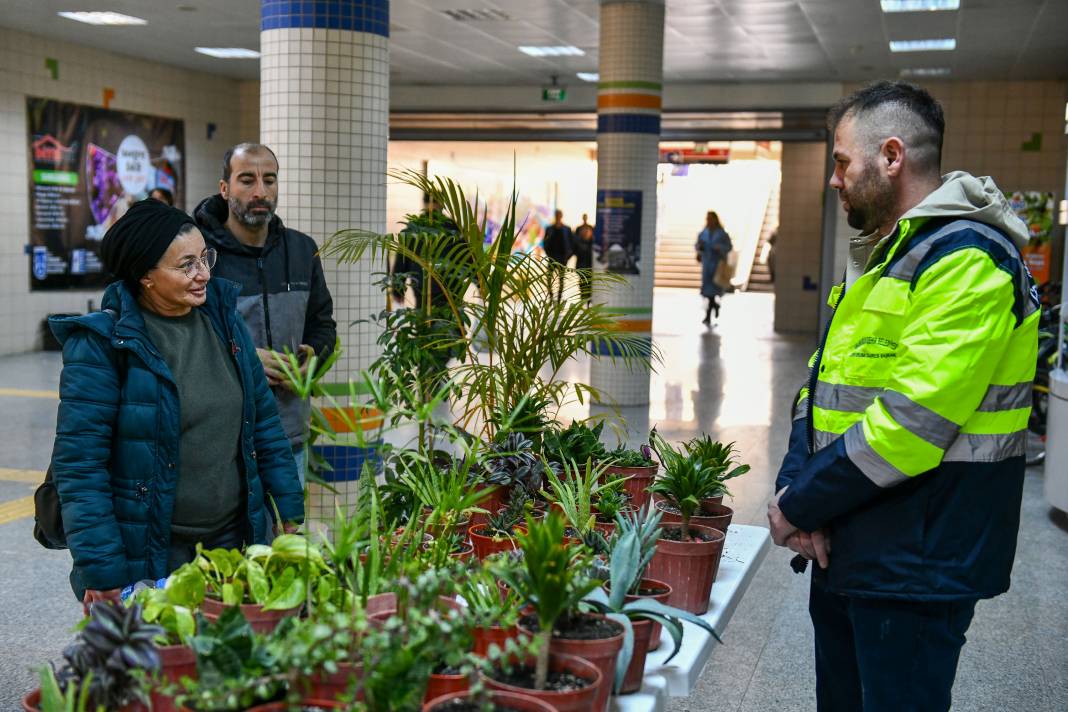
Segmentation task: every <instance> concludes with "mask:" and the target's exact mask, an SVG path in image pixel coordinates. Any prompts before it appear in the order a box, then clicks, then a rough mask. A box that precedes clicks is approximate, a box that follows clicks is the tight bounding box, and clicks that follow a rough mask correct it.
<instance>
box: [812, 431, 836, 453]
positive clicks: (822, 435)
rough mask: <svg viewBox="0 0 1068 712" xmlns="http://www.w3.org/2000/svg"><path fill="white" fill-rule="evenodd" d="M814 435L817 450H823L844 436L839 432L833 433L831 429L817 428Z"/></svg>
mask: <svg viewBox="0 0 1068 712" xmlns="http://www.w3.org/2000/svg"><path fill="white" fill-rule="evenodd" d="M813 435H814V436H815V438H816V450H822V449H823V448H825V447H827V446H828V445H830V444H831V443H833V442H834V441H835V440H837V439H838V438H840V437H842V436H841V435H840V434H839V433H832V432H830V431H829V430H815V431H813Z"/></svg>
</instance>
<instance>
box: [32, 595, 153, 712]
mask: <svg viewBox="0 0 1068 712" xmlns="http://www.w3.org/2000/svg"><path fill="white" fill-rule="evenodd" d="M162 634H163V629H162V628H160V627H159V626H157V625H152V624H150V623H146V622H145V621H144V618H143V616H142V612H141V607H140V606H138V605H134V606H132V607H130V608H125V607H123V606H121V605H120V604H115V603H96V604H94V605H93V606H92V607H91V608H90V610H89V620H88V622H87V623H86V625H85V627H84V628H82V629H81V631H79V632H78V635H77V637H76V638H75V639H74V642H73V643H71V645H69V646H68V647H67V649H66V650H64V651H63V658H64V660H65V664H64V666H63V667H62V668H61V669H60V670H59V671H58V672H56V671H55V670H53V668H52V667H51V666H45V667H44V668H42V669H41V673H40V678H41V687H40V689H38V690H34V691H33V692H31V693H29V694H27V695H26V696H25V697H24V698H23V700H22V706H23V709H24V710H29V711H31V712H35V711H37V710H43V712H53V711H59V710H64V709H68V705H70V704H73V705H76V706H77V709H81V710H97V709H105V710H119V711H120V712H121V711H131V712H132V711H133V710H136V709H138V708H139V705H140V704H144V703H146V702H148V695H147V693H146V692H145V686H144V680H145V676H146V675H151V674H152V673H154V672H156V671H158V670H159V667H160V659H159V651H158V650H157V648H156V646H155V643H154V640H155V639H156V637H157V636H160V635H162ZM71 709H74V708H71Z"/></svg>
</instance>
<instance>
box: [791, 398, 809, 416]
mask: <svg viewBox="0 0 1068 712" xmlns="http://www.w3.org/2000/svg"><path fill="white" fill-rule="evenodd" d="M806 415H808V398H807V397H805V398H799V399H798V400H797V403H795V404H794V417H793V419H794V420H801V419H802V418H804V417H805V416H806Z"/></svg>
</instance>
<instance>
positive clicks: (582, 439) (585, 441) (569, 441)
mask: <svg viewBox="0 0 1068 712" xmlns="http://www.w3.org/2000/svg"><path fill="white" fill-rule="evenodd" d="M602 430H604V421H602V422H600V423H597V425H595V426H593V427H592V428H591V427H590V426H589V425H587V424H586V423H584V422H582V421H579V420H573V421H571V425H569V426H567V427H566V428H563V429H561V428H558V427H550V428H548V429H547V430H546V431H545V433H544V434H543V436H542V452H543V453H544V454H545V457H546V458H548V459H549V460H551V461H552V462H557V463H560V464H566V463H568V462H577V463H583V462H586V461H587V460H590V461H593V462H601V461H603V460H604V459H605V458H606V457H607V456H608V451H607V450H606V449H605V446H604V443H602V442H601V431H602Z"/></svg>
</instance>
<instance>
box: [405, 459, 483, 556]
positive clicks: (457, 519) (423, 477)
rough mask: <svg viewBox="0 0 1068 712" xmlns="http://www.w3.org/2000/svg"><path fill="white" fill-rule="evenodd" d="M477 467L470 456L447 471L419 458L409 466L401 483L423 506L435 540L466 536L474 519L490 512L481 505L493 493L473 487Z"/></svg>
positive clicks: (454, 461) (455, 461)
mask: <svg viewBox="0 0 1068 712" xmlns="http://www.w3.org/2000/svg"><path fill="white" fill-rule="evenodd" d="M473 463H474V457H473V456H468V457H465V458H463V459H461V460H459V461H458V460H456V459H453V460H452V461H451V462H450V463H449V464H448V466H446V467H439V466H438V465H436V464H435V463H433V462H430V461H427V460H425V459H415V458H413V459H412V460H410V461H409V462H408V463H407V464H406V466H405V471H404V473H403V474H402V475H401V481H402V482H404V484H405V485H407V486H408V487H409V488H410V489H411V491H412V492H413V493H414V494H415V496H416V498H417V499H418V501H419V502H420V504H421V505H422V506H423V509H424V512H425V513H426V515H427V517H426V522H427V531H428V532H429V533H431V534H432V535H434V536H435V537H438V536H442V535H443V534H448V533H452V532H457V531H458V532H466V531H467V528H468V527H469V526H470V524H471V515H472V514H473V513H475V512H482V513H484V512H485V511H486V510H484V509H482V507H481V506H480V505H481V504H482V502H483V501H485V500H486V498H487V497H489V495H490V493H489V492H488V491H486V490H484V489H475V488H473V487H472V486H471V484H472V467H473Z"/></svg>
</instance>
